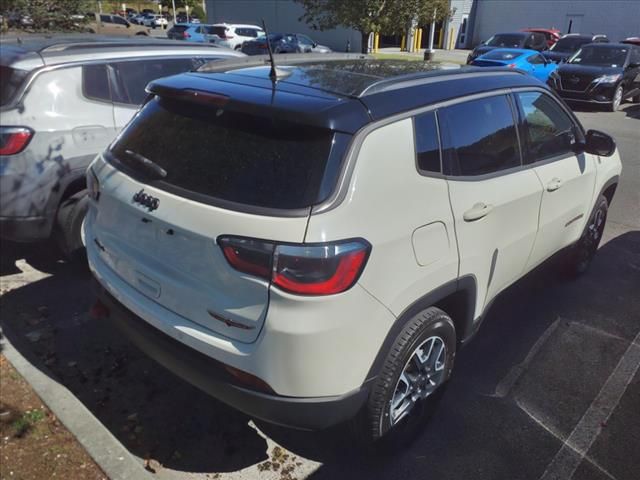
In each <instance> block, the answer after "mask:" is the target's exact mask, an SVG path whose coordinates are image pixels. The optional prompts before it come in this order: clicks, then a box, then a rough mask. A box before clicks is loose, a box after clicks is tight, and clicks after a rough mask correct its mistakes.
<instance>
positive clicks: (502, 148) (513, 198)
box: [438, 94, 542, 317]
mask: <svg viewBox="0 0 640 480" xmlns="http://www.w3.org/2000/svg"><path fill="white" fill-rule="evenodd" d="M438 114H439V118H440V119H441V131H442V132H443V142H444V152H445V161H446V162H447V167H446V168H447V170H448V174H447V181H448V184H449V195H450V200H451V206H452V209H453V214H454V218H455V227H456V229H455V231H456V237H457V240H458V249H459V254H460V273H459V275H460V277H465V276H470V277H473V278H474V279H475V281H476V287H477V300H476V315H475V316H476V317H477V316H478V315H479V314H480V313H481V312H482V310H483V308H484V307H485V306H486V305H487V303H488V302H489V301H490V300H491V299H492V298H493V297H495V295H496V294H498V293H499V292H500V291H501V290H502V289H504V288H505V287H506V286H508V285H509V284H510V283H512V282H513V281H515V280H516V279H517V278H519V277H520V276H521V275H522V274H523V272H524V268H525V265H526V262H527V258H528V257H529V254H530V253H531V248H532V247H533V243H534V239H535V235H536V230H537V226H538V210H539V208H540V198H541V196H542V187H541V185H540V181H539V180H538V178H537V176H536V174H535V173H534V171H533V170H532V169H528V168H524V167H523V165H522V161H521V155H520V147H519V143H518V135H517V131H516V125H515V122H514V109H513V108H512V104H511V102H510V100H509V97H508V96H507V95H505V94H500V95H493V96H489V97H483V98H477V99H475V100H466V101H464V102H462V103H458V104H455V105H452V106H449V107H446V108H443V109H440V110H439V111H438Z"/></svg>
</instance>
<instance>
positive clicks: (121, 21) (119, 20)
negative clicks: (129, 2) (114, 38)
mask: <svg viewBox="0 0 640 480" xmlns="http://www.w3.org/2000/svg"><path fill="white" fill-rule="evenodd" d="M112 18H113V23H115V24H117V25H128V24H127V21H126V20H125V19H124V18H122V17H116V16H115V15H114V16H113V17H112Z"/></svg>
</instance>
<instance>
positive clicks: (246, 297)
mask: <svg viewBox="0 0 640 480" xmlns="http://www.w3.org/2000/svg"><path fill="white" fill-rule="evenodd" d="M332 139H333V133H332V132H331V131H329V130H325V129H319V128H315V127H313V128H312V127H305V126H303V125H301V124H298V123H295V124H293V123H290V122H279V121H275V119H274V118H267V117H264V118H263V117H257V116H252V115H249V114H243V113H237V112H233V111H227V110H225V109H224V108H217V107H212V106H207V105H204V104H193V103H184V102H179V101H177V100H160V99H157V98H156V99H154V100H151V101H150V102H149V103H147V104H146V105H145V107H144V108H143V109H142V110H141V112H140V113H139V114H138V115H137V116H136V120H135V121H134V122H132V123H131V124H130V125H129V126H128V127H127V128H126V129H125V130H124V131H123V132H122V134H121V136H120V137H119V138H118V140H117V141H116V143H115V144H114V146H113V148H112V150H111V153H110V154H108V158H109V161H110V164H111V165H112V166H115V167H117V170H115V169H114V168H113V167H107V168H105V169H102V170H101V171H100V172H99V175H100V183H101V193H100V199H99V208H98V209H97V216H96V217H95V218H94V219H91V220H90V225H91V227H90V231H91V232H92V234H93V235H95V239H94V240H95V241H97V242H98V244H99V249H97V250H95V253H96V254H97V255H99V256H100V259H101V260H102V261H104V262H105V263H106V264H107V265H108V266H109V267H110V269H111V270H112V271H113V272H114V273H115V274H116V275H117V276H118V277H119V278H120V279H121V280H122V281H123V282H126V283H127V284H128V285H129V286H130V287H132V288H133V289H135V290H137V291H138V292H139V293H141V294H143V295H145V296H147V297H148V298H149V299H151V300H153V301H154V302H157V303H158V304H159V305H161V306H163V307H164V308H166V309H168V310H170V311H172V312H174V313H175V314H177V315H180V316H182V317H184V318H185V328H189V327H188V325H189V322H194V323H196V324H198V325H200V326H201V327H204V328H206V329H208V330H211V331H214V332H216V333H219V334H221V335H224V336H227V337H229V338H233V339H237V340H240V341H243V342H252V341H254V340H255V339H256V338H257V336H258V334H259V332H260V329H261V327H262V324H263V321H264V318H265V315H266V312H267V307H268V301H269V282H268V280H264V279H262V278H259V277H257V276H252V275H249V274H244V273H240V272H238V271H236V270H234V269H233V268H232V267H231V266H230V264H229V263H228V262H227V260H226V259H225V257H224V255H223V253H222V250H221V248H220V246H219V245H218V244H217V240H218V238H219V236H221V235H229V236H235V237H243V238H244V237H250V238H254V239H265V240H272V241H280V242H302V241H303V239H304V234H305V229H306V226H307V221H308V216H309V211H310V205H311V204H313V203H314V202H315V199H316V198H317V195H319V192H320V189H321V186H322V182H323V175H324V171H325V168H327V165H328V163H329V153H330V150H331V145H332ZM138 155H141V156H143V157H145V158H147V159H149V160H151V161H153V162H154V163H155V164H157V165H159V166H160V167H161V168H163V169H165V171H166V172H167V174H166V176H165V177H163V178H150V177H149V174H148V170H145V169H144V167H143V166H141V163H140V162H139V160H138V157H137V156H138ZM89 241H91V240H89Z"/></svg>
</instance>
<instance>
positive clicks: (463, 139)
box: [440, 95, 520, 175]
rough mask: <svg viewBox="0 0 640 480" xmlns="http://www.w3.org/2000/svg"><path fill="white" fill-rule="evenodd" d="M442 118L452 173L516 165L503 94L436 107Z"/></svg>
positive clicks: (479, 172) (514, 142) (513, 130)
mask: <svg viewBox="0 0 640 480" xmlns="http://www.w3.org/2000/svg"><path fill="white" fill-rule="evenodd" d="M440 112H441V114H442V115H444V117H445V118H446V124H447V131H448V135H449V140H450V144H449V145H447V147H448V148H447V150H448V153H449V155H450V158H451V159H452V163H453V165H452V167H453V170H454V171H453V173H454V174H458V175H484V174H487V173H493V172H497V171H500V170H506V169H508V168H513V167H517V166H519V165H520V150H519V147H518V138H517V135H516V128H515V125H514V122H513V114H512V112H511V106H510V105H509V102H508V100H507V97H505V96H503V95H501V96H497V97H489V98H481V99H478V100H471V101H468V102H464V103H460V104H456V105H452V106H450V107H447V108H444V109H442V110H440Z"/></svg>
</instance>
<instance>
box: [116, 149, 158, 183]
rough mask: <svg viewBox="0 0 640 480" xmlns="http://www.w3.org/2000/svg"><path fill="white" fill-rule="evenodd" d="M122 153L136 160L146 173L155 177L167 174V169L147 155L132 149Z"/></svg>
mask: <svg viewBox="0 0 640 480" xmlns="http://www.w3.org/2000/svg"><path fill="white" fill-rule="evenodd" d="M124 153H126V154H127V155H129V156H130V157H131V158H133V159H134V160H136V161H137V162H138V164H139V165H140V166H141V167H144V169H145V171H146V173H147V174H148V175H149V176H150V177H151V178H155V179H159V178H164V177H166V176H167V171H166V170H165V169H164V168H162V167H161V166H160V165H158V164H157V163H154V162H152V161H151V160H149V159H148V158H147V157H145V156H143V155H140V154H139V153H136V152H134V151H132V150H125V151H124Z"/></svg>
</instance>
